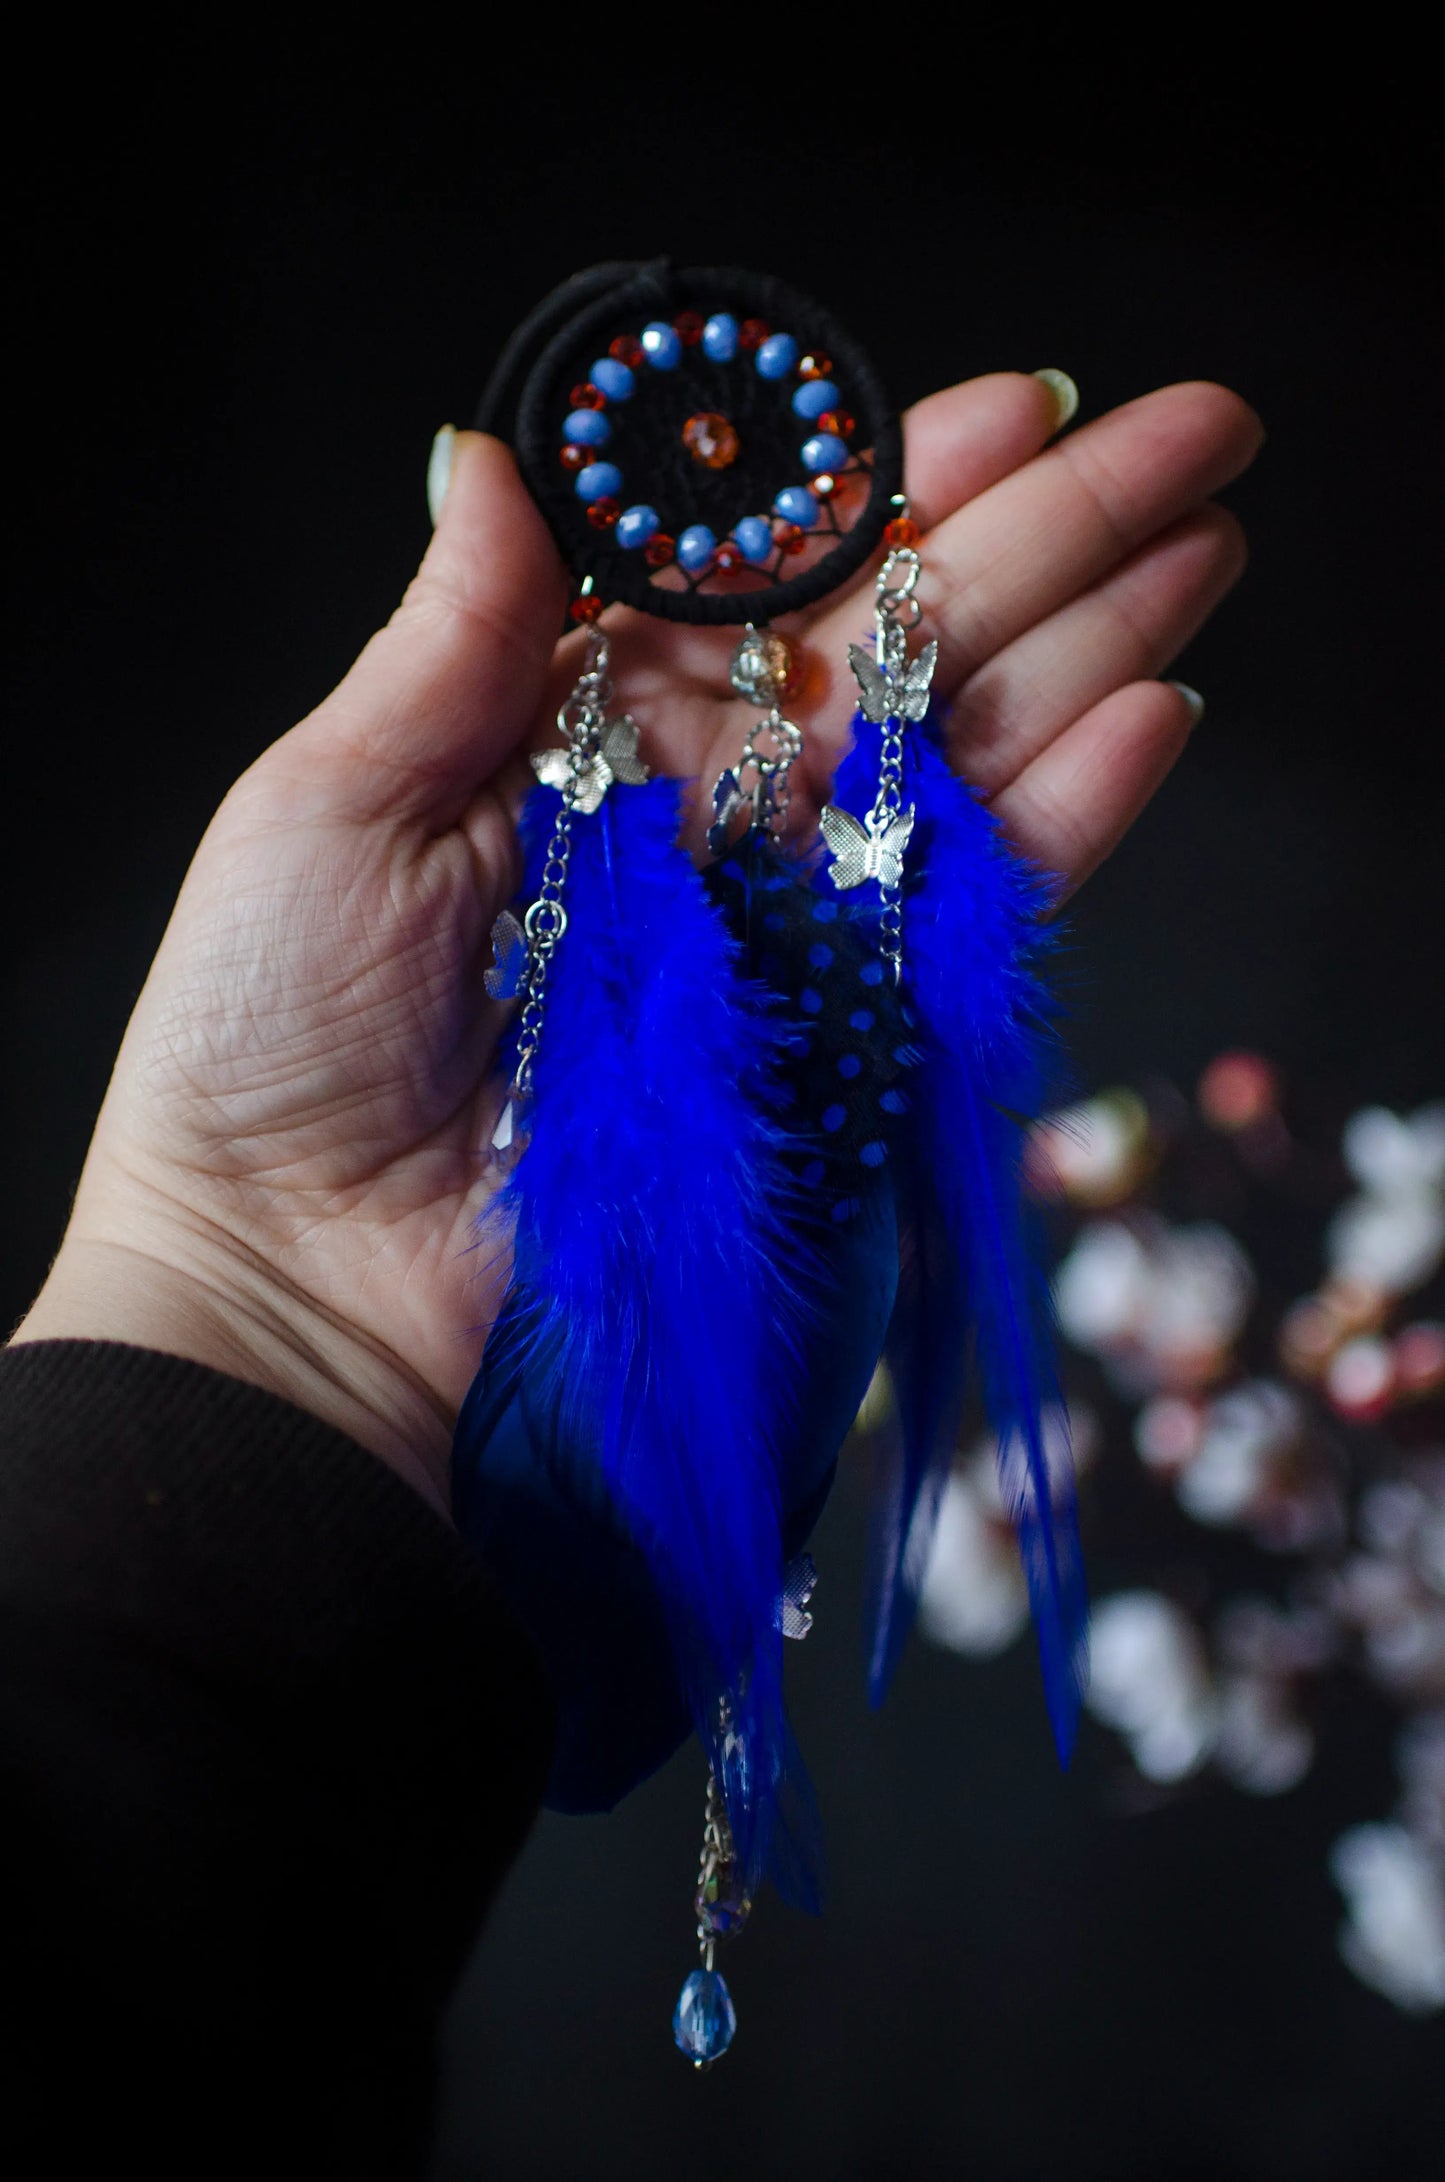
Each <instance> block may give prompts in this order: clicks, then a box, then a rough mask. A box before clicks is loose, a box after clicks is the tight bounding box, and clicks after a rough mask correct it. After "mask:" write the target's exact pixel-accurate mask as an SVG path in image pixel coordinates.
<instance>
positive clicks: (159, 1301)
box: [11, 1215, 451, 1520]
mask: <svg viewBox="0 0 1445 2182" xmlns="http://www.w3.org/2000/svg"><path fill="white" fill-rule="evenodd" d="M11 1340H12V1341H13V1342H16V1343H24V1342H31V1341H120V1342H126V1343H128V1344H130V1345H131V1346H133V1347H136V1348H149V1349H158V1350H160V1351H162V1352H163V1353H164V1354H166V1355H169V1356H183V1357H186V1358H187V1359H189V1360H190V1361H191V1362H192V1363H198V1364H205V1365H207V1366H209V1367H210V1368H211V1369H212V1370H215V1371H223V1372H226V1373H228V1374H229V1375H230V1376H231V1377H232V1378H235V1379H244V1380H245V1381H246V1382H247V1383H248V1384H249V1385H251V1386H259V1387H263V1388H264V1389H265V1390H266V1391H267V1392H268V1393H272V1394H278V1395H280V1396H281V1397H282V1398H283V1399H284V1400H286V1401H289V1402H292V1403H294V1404H295V1405H296V1407H297V1408H299V1409H305V1410H307V1411H309V1412H310V1414H311V1415H313V1416H316V1417H319V1418H321V1419H322V1421H323V1422H325V1423H327V1424H330V1425H334V1426H335V1427H336V1429H337V1430H338V1431H341V1432H344V1433H346V1434H347V1435H348V1436H349V1437H350V1438H351V1439H354V1440H356V1441H358V1442H359V1443H360V1445H361V1446H363V1447H365V1448H367V1449H369V1451H370V1452H371V1453H372V1454H374V1455H377V1456H378V1457H379V1458H380V1459H381V1460H382V1461H383V1462H385V1463H386V1464H387V1466H388V1467H389V1468H390V1469H392V1470H394V1471H395V1472H396V1473H397V1475H398V1476H400V1477H401V1478H403V1479H404V1480H405V1481H406V1483H407V1484H409V1485H411V1486H412V1487H413V1489H414V1490H415V1491H417V1492H419V1493H420V1494H421V1496H422V1498H423V1499H425V1500H427V1501H428V1502H429V1503H430V1504H431V1505H432V1506H433V1507H434V1508H435V1509H436V1510H437V1512H438V1513H439V1514H441V1515H442V1516H444V1517H446V1518H447V1519H448V1520H449V1519H450V1511H449V1502H450V1487H449V1471H450V1450H451V1426H450V1420H449V1419H448V1418H446V1417H444V1416H443V1415H442V1414H441V1411H440V1408H439V1406H438V1404H437V1401H436V1399H435V1397H434V1396H433V1395H432V1394H431V1393H430V1392H429V1390H428V1389H427V1388H425V1387H424V1386H423V1385H422V1383H421V1382H420V1381H419V1380H418V1379H417V1378H416V1377H415V1376H414V1375H413V1374H412V1373H410V1372H409V1371H408V1370H407V1369H406V1367H405V1366H404V1365H403V1364H402V1362H401V1360H400V1358H399V1357H397V1356H396V1355H395V1354H394V1353H393V1352H392V1351H391V1350H389V1349H387V1348H386V1347H385V1346H384V1345H383V1344H381V1343H379V1342H376V1341H374V1340H372V1339H371V1338H370V1337H369V1336H368V1335H366V1334H365V1333H364V1332H361V1331H358V1330H357V1329H356V1328H354V1327H350V1326H345V1325H342V1324H341V1323H340V1322H339V1321H338V1320H337V1319H336V1318H334V1317H333V1316H332V1314H331V1313H329V1312H328V1311H327V1310H326V1309H325V1307H324V1306H323V1305H321V1304H320V1303H318V1301H317V1300H316V1299H315V1298H314V1297H312V1296H309V1295H307V1294H305V1293H304V1292H303V1291H302V1290H300V1289H298V1288H296V1287H295V1286H294V1285H293V1284H292V1283H290V1282H288V1281H286V1280H285V1279H284V1278H282V1277H281V1276H279V1275H278V1274H277V1273H276V1271H275V1269H274V1268H272V1267H270V1266H269V1265H266V1264H265V1263H263V1262H262V1261H260V1260H258V1259H256V1258H255V1257H253V1256H252V1254H250V1253H249V1252H247V1251H246V1250H245V1248H244V1246H242V1245H241V1244H239V1243H237V1242H236V1241H235V1239H234V1238H232V1237H228V1236H226V1237H223V1236H219V1235H216V1234H214V1233H212V1232H210V1231H209V1230H208V1229H207V1228H206V1226H205V1224H204V1223H203V1222H200V1221H198V1220H196V1219H193V1218H187V1217H184V1216H180V1215H169V1216H166V1217H163V1218H157V1217H155V1216H152V1217H151V1218H150V1219H149V1220H147V1221H145V1222H143V1223H142V1222H138V1221H134V1220H129V1219H128V1220H127V1222H126V1239H125V1240H121V1239H120V1238H119V1236H117V1235H112V1234H107V1233H104V1232H99V1231H92V1232H85V1231H81V1232H76V1231H75V1229H74V1228H72V1231H71V1232H70V1233H68V1234H67V1236H66V1238H65V1241H64V1242H63V1243H62V1245H61V1248H60V1252H59V1254H58V1256H57V1257H56V1260H55V1262H54V1264H53V1265H52V1267H51V1269H50V1273H49V1275H48V1277H47V1279H46V1282H45V1285H44V1287H43V1288H42V1289H41V1292H40V1294H39V1296H38V1297H37V1298H36V1300H35V1303H34V1304H33V1305H32V1307H31V1309H30V1310H29V1311H28V1312H27V1314H26V1316H25V1317H24V1318H23V1319H22V1320H21V1322H20V1324H19V1326H17V1328H16V1329H15V1332H14V1333H13V1334H12V1336H11Z"/></svg>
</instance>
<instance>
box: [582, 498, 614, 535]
mask: <svg viewBox="0 0 1445 2182" xmlns="http://www.w3.org/2000/svg"><path fill="white" fill-rule="evenodd" d="M621 513H622V510H621V508H620V506H619V505H618V503H617V502H616V501H615V500H613V499H611V498H610V497H607V496H605V495H604V497H603V498H602V499H601V500H594V501H593V503H592V505H591V507H590V508H589V509H588V510H587V520H588V522H589V523H590V524H591V525H592V527H593V528H594V530H611V528H612V526H613V524H614V523H615V522H616V521H617V518H618V516H619V515H620V514H621Z"/></svg>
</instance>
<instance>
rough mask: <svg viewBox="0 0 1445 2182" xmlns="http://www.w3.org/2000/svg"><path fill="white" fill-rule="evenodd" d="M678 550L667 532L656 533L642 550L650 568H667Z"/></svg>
mask: <svg viewBox="0 0 1445 2182" xmlns="http://www.w3.org/2000/svg"><path fill="white" fill-rule="evenodd" d="M676 550H677V548H676V545H675V544H674V541H673V540H672V539H671V538H670V537H669V536H668V534H667V532H666V531H665V530H658V531H654V532H653V535H652V536H651V537H650V538H649V539H648V541H647V543H646V545H645V546H644V547H643V549H642V558H643V559H644V560H645V561H646V563H647V565H648V567H649V568H666V566H667V564H668V562H669V561H670V560H671V559H672V556H673V554H674V553H675V552H676Z"/></svg>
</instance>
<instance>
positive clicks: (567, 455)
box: [557, 439, 593, 470]
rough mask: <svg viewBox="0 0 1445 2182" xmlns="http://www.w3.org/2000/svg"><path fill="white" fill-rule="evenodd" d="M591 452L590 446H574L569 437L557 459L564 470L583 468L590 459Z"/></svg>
mask: <svg viewBox="0 0 1445 2182" xmlns="http://www.w3.org/2000/svg"><path fill="white" fill-rule="evenodd" d="M592 453H593V450H592V449H591V448H590V447H576V446H574V445H573V443H572V441H571V440H570V439H569V440H568V442H567V444H566V446H565V447H564V448H563V449H562V451H561V453H560V454H559V455H558V457H557V460H558V461H559V462H560V463H561V465H562V467H563V469H564V470H585V469H586V467H587V465H588V463H589V462H590V461H591V460H592Z"/></svg>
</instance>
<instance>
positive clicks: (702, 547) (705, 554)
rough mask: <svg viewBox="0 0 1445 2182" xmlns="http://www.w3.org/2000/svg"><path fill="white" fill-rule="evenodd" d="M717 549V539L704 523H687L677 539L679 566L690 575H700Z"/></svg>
mask: <svg viewBox="0 0 1445 2182" xmlns="http://www.w3.org/2000/svg"><path fill="white" fill-rule="evenodd" d="M716 550H717V540H716V538H714V536H713V534H712V532H711V531H710V530H709V529H708V527H707V524H706V523H689V524H688V526H687V529H686V530H685V531H684V532H683V534H682V536H681V537H680V538H679V539H678V541H677V558H678V564H679V566H680V567H683V568H685V569H686V570H687V572H688V574H689V575H690V576H697V575H700V574H701V573H702V571H703V569H705V568H706V567H707V564H708V562H709V561H710V560H711V559H712V557H713V554H714V553H715V552H716Z"/></svg>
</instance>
